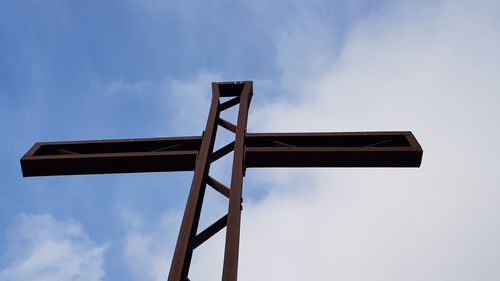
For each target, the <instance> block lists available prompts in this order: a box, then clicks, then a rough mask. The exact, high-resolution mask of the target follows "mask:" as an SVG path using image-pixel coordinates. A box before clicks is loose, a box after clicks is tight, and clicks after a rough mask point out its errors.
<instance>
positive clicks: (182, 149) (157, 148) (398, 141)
mask: <svg viewBox="0 0 500 281" xmlns="http://www.w3.org/2000/svg"><path fill="white" fill-rule="evenodd" d="M201 140H202V138H201V137H178V138H155V139H124V140H107V141H79V142H48V143H36V144H35V145H34V146H33V147H32V148H31V149H30V150H29V151H28V152H27V153H26V154H25V156H23V158H22V159H21V167H22V171H23V176H25V177H28V176H47V175H77V174H103V173H135V172H160V171H161V172H165V171H191V170H194V168H195V163H196V156H197V154H198V151H199V150H200V145H201ZM233 147H234V143H229V144H227V145H226V146H224V147H222V148H220V149H219V150H218V151H216V152H214V153H212V154H211V156H210V157H211V158H210V161H211V162H214V161H215V160H217V159H219V158H220V157H223V156H224V155H226V154H227V153H230V152H231V151H232V150H233ZM245 147H246V151H245V166H246V167H247V168H265V167H419V166H420V163H421V161H422V148H421V147H420V145H419V144H418V142H417V140H416V139H415V137H414V136H413V134H412V133H411V132H353V133H259V134H254V133H247V134H246V138H245ZM64 151H71V152H73V153H68V152H64Z"/></svg>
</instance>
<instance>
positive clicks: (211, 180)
mask: <svg viewBox="0 0 500 281" xmlns="http://www.w3.org/2000/svg"><path fill="white" fill-rule="evenodd" d="M207 184H208V185H210V186H211V187H213V188H214V189H215V190H216V191H218V192H219V193H220V194H222V195H224V196H226V197H227V198H229V192H230V190H229V188H228V187H227V186H225V185H224V184H222V183H220V182H219V181H218V180H216V179H214V178H212V177H211V176H207Z"/></svg>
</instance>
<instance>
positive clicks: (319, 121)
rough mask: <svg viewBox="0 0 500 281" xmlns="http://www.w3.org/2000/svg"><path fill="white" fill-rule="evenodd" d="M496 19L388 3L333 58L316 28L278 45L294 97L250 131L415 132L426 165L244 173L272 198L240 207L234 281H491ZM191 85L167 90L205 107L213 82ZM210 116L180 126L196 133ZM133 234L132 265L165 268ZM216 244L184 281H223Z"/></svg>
mask: <svg viewBox="0 0 500 281" xmlns="http://www.w3.org/2000/svg"><path fill="white" fill-rule="evenodd" d="M499 6H500V3H498V1H496V2H495V1H491V2H486V1H479V2H474V3H469V2H467V1H434V2H425V1H420V2H418V3H410V2H405V3H394V2H388V4H387V6H386V7H385V8H384V9H382V10H380V11H377V12H374V13H373V14H370V15H369V16H367V17H366V18H364V19H363V20H361V21H360V22H358V24H356V25H355V26H354V27H353V28H352V30H351V31H350V32H349V34H348V36H347V37H346V39H345V44H343V46H342V48H341V50H340V52H339V53H338V56H335V58H333V57H332V56H331V54H330V53H329V51H328V48H326V47H325V46H330V44H331V41H330V40H331V38H323V37H327V36H328V34H327V33H325V32H324V30H326V29H327V28H328V27H327V26H325V24H324V22H323V19H322V18H320V17H319V18H314V17H307V19H308V21H309V22H308V23H307V24H305V25H304V27H305V28H300V27H290V28H291V29H290V30H286V29H285V30H283V32H281V33H279V32H278V33H277V34H278V37H277V40H276V42H277V44H278V46H277V47H278V48H277V50H278V54H277V63H278V64H280V65H281V67H282V68H283V74H284V75H283V81H281V83H282V85H294V87H292V88H290V89H286V90H288V91H292V92H291V94H293V95H294V98H293V99H292V102H290V101H287V100H285V101H284V102H272V103H271V102H270V103H268V104H267V105H266V106H265V107H263V108H260V109H255V108H254V109H253V110H252V111H253V112H252V116H250V122H251V127H252V128H255V129H254V130H255V131H257V130H258V131H341V130H342V131H363V130H412V131H413V132H414V133H415V134H416V136H417V138H418V139H419V140H420V142H421V144H422V146H423V148H424V159H423V165H422V167H421V168H420V169H335V170H333V169H332V170H329V169H322V170H271V171H265V172H264V171H259V170H257V171H249V172H248V174H247V175H248V176H247V177H246V187H245V189H249V188H255V187H257V186H264V187H265V188H266V189H268V190H269V194H268V196H266V198H265V199H264V200H262V201H257V202H252V201H251V200H245V208H244V211H243V221H242V224H243V229H242V237H241V251H240V274H239V276H240V278H239V279H240V280H289V281H293V280H344V281H348V280H431V281H433V280H436V281H437V280H498V279H499V278H500V276H499V271H498V270H497V265H498V264H499V262H500V243H498V241H497V240H498V239H497V237H499V236H500V224H498V223H497V222H496V221H497V218H498V217H499V216H500V206H499V204H498V203H497V202H496V201H497V200H496V199H497V198H500V191H499V189H498V182H500V180H499V178H498V170H500V164H499V163H498V161H496V157H497V155H500V151H499V150H500V149H499V148H498V145H497V143H498V142H499V141H500V134H499V133H498V132H496V130H495V129H496V127H498V125H497V122H498V120H500V111H498V110H497V108H496V107H497V105H498V104H500V96H499V95H498V93H499V92H500V80H499V79H497V77H496V76H497V74H498V73H500V51H498V50H500V28H499V26H500V25H499V19H498V17H496V15H495V11H498V8H499ZM315 27H318V28H319V29H320V30H316V31H315V32H313V33H307V32H308V30H309V29H311V28H315ZM323 28H324V29H323ZM306 33H307V34H306ZM301 35H302V37H303V38H306V40H305V41H301V40H300V38H301ZM311 37H312V38H311ZM323 40H324V41H323ZM294 42H298V43H301V44H298V45H297V44H294ZM307 42H315V43H314V44H312V43H311V44H307ZM294 57H300V58H301V59H298V60H295V61H294V60H293V58H294ZM318 58H325V60H326V61H320V60H319V59H318ZM328 60H332V61H328ZM303 66H307V67H306V68H302V67H303ZM304 69H308V70H310V71H312V72H313V73H318V75H317V77H316V78H315V77H314V76H310V75H303V76H302V75H300V73H301V71H304ZM200 77H201V78H199V79H195V80H196V82H195V83H193V81H188V82H186V83H184V82H176V83H172V84H171V85H172V87H171V89H172V91H175V92H179V93H185V94H182V95H181V97H185V98H186V101H189V102H191V101H193V100H195V101H197V100H198V96H197V95H195V93H198V92H203V91H204V92H205V94H204V95H202V96H204V97H205V99H206V97H209V94H208V93H206V92H207V85H208V83H207V82H204V81H205V80H208V78H210V79H212V80H217V77H213V78H212V77H210V75H209V76H208V78H203V77H204V76H203V75H200ZM255 91H256V93H255V96H254V99H258V98H259V85H258V84H256V85H255ZM207 104H208V102H207V101H204V102H201V101H200V103H199V104H198V105H195V108H199V110H193V111H192V112H186V113H185V114H186V115H184V116H182V114H181V115H179V118H180V120H189V119H190V118H193V119H192V120H193V121H192V122H201V121H199V120H205V117H206V112H207V110H208V108H207V106H206V105H207ZM179 110H180V109H179ZM200 124H204V121H203V122H201V123H200ZM199 127H202V125H200V126H199ZM168 228H169V229H175V230H177V229H178V225H177V226H174V225H170V226H168ZM129 233H131V234H132V235H130V236H129V241H130V249H129V251H130V252H129V253H130V254H132V253H133V254H134V255H135V254H137V255H136V256H137V257H141V256H145V258H144V259H143V260H144V261H150V262H149V263H150V264H157V263H156V259H160V260H162V259H163V260H164V259H165V257H164V256H161V255H159V254H157V253H156V250H155V246H154V245H157V244H156V242H154V241H157V239H158V238H157V237H159V236H158V235H157V234H156V233H162V232H158V231H139V232H137V231H136V232H129ZM135 234H137V236H134V235H135ZM165 237H166V236H162V239H165ZM168 237H176V236H175V235H173V234H171V235H169V236H168ZM134 241H135V242H134ZM132 242H133V243H132ZM222 243H223V239H221V237H218V238H217V239H215V240H213V241H211V242H210V244H207V245H203V246H202V247H203V248H202V249H200V252H198V253H197V254H198V256H197V257H196V259H197V260H194V261H193V266H192V269H191V277H192V279H193V280H196V278H198V279H200V280H201V279H202V280H220V275H218V273H219V269H220V266H221V263H220V258H221V249H222V248H221V247H222ZM141 245H142V246H141ZM139 246H140V247H139ZM133 248H139V249H133ZM144 249H146V250H144ZM162 253H168V250H162ZM167 257H168V258H170V255H168V256H167ZM139 259H140V258H139ZM165 263H167V264H169V262H167V261H164V262H162V264H165ZM137 264H138V265H141V266H142V267H143V268H150V266H149V267H148V265H147V264H143V263H140V262H138V263H137ZM160 275H161V274H157V275H154V276H153V277H152V278H154V279H155V280H156V279H157V278H159V277H158V276H160Z"/></svg>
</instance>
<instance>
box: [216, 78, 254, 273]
mask: <svg viewBox="0 0 500 281" xmlns="http://www.w3.org/2000/svg"><path fill="white" fill-rule="evenodd" d="M252 94H253V87H252V83H245V84H244V88H243V91H242V94H241V96H240V109H239V112H238V123H237V125H236V132H235V133H236V139H235V144H234V156H233V170H232V175H231V188H230V192H229V208H228V214H227V230H226V246H225V251H224V267H223V269H222V280H224V281H236V279H237V277H238V253H239V244H240V221H241V202H242V201H241V200H242V195H243V173H244V169H245V167H244V163H243V158H244V156H245V135H246V131H247V119H248V108H249V106H250V101H251V99H252Z"/></svg>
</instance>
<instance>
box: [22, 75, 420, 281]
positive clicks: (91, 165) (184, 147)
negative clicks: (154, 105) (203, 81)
mask: <svg viewBox="0 0 500 281" xmlns="http://www.w3.org/2000/svg"><path fill="white" fill-rule="evenodd" d="M252 94H253V83H252V82H251V81H241V82H219V83H212V102H211V105H210V112H209V114H208V121H207V125H206V128H205V131H204V132H203V134H202V136H195V137H173V138H146V139H123V140H99V141H72V142H41V143H40V142H38V143H35V144H34V145H33V147H32V148H31V149H30V150H29V151H28V152H27V153H26V154H25V155H24V156H23V157H22V158H21V167H22V171H23V176H25V177H28V176H49V175H77V174H104V173H134V172H165V171H193V170H194V176H193V182H192V184H191V190H190V192H189V196H188V199H187V204H186V209H185V210H184V216H183V219H182V224H181V227H180V231H179V237H178V239H177V244H176V247H175V251H174V256H173V258H172V264H171V267H170V273H169V275H168V281H185V280H189V279H188V274H189V267H190V263H191V258H192V256H193V251H194V250H195V249H196V248H197V247H198V246H200V245H201V244H203V243H204V242H205V241H207V240H208V239H209V238H210V237H212V236H213V235H215V234H216V233H217V232H218V231H220V230H222V229H223V228H224V227H226V241H225V252H224V264H223V272H222V280H223V281H236V280H237V272H238V250H239V238H240V220H241V209H242V185H243V177H244V175H245V169H246V168H254V167H419V166H420V163H421V160H422V153H423V152H422V148H421V147H420V145H419V144H418V142H417V140H416V139H415V137H414V136H413V134H412V133H411V132H357V133H347V132H340V133H257V134H255V133H247V132H246V127H247V116H248V108H249V105H250V100H251V98H252ZM236 105H239V111H238V117H237V123H236V124H233V123H231V122H229V121H228V120H224V119H222V118H221V117H220V113H221V112H222V111H224V110H226V109H228V108H231V107H233V106H236ZM219 126H221V127H223V128H225V129H227V130H229V131H231V132H233V133H234V135H235V138H234V141H233V142H231V143H229V144H227V145H225V146H223V147H222V148H220V149H218V150H216V151H214V143H215V138H216V134H217V128H218V127H219ZM233 151H234V155H233V164H232V175H231V184H230V186H229V187H228V186H226V185H224V184H222V183H221V182H219V181H217V180H216V179H215V178H213V177H211V176H210V175H209V172H210V165H211V163H213V162H214V161H217V160H218V159H220V158H221V157H223V156H224V155H227V154H228V153H230V152H233ZM207 184H208V185H209V186H210V187H212V188H214V189H215V190H216V191H218V192H220V193H221V194H223V195H224V196H226V197H227V198H228V199H229V204H228V212H227V215H225V216H223V217H222V218H220V219H219V220H217V221H216V222H214V223H213V224H212V225H210V226H209V227H207V228H206V229H204V230H202V231H200V232H198V224H199V221H200V214H201V207H202V204H203V198H204V194H205V189H206V186H207Z"/></svg>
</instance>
